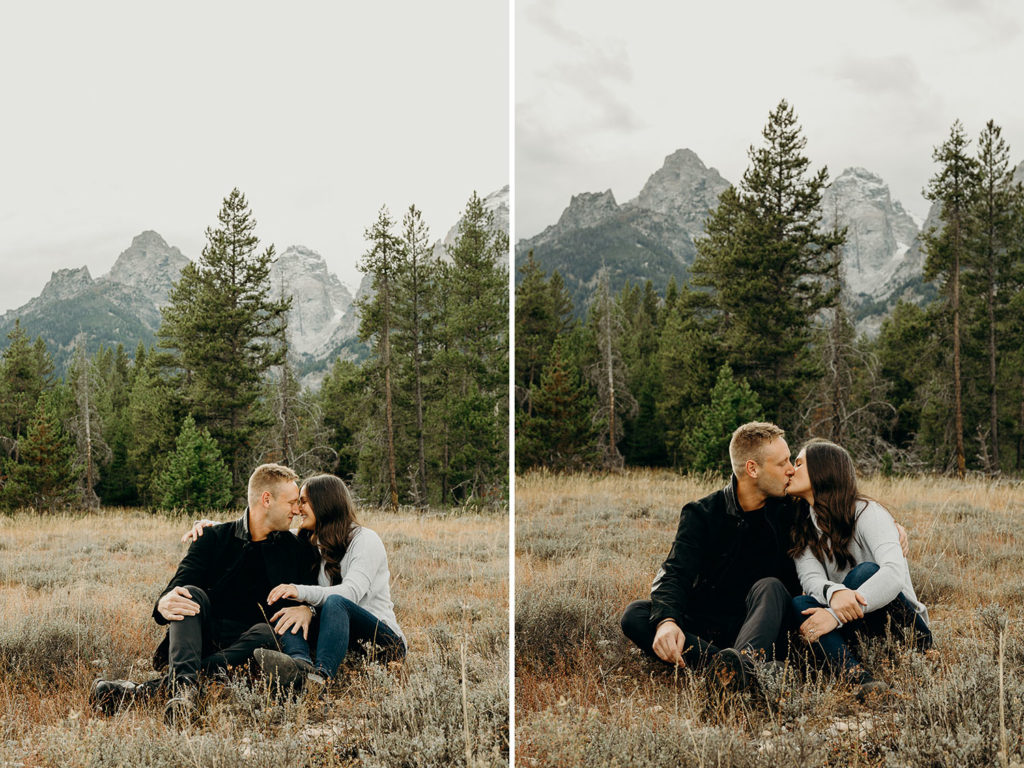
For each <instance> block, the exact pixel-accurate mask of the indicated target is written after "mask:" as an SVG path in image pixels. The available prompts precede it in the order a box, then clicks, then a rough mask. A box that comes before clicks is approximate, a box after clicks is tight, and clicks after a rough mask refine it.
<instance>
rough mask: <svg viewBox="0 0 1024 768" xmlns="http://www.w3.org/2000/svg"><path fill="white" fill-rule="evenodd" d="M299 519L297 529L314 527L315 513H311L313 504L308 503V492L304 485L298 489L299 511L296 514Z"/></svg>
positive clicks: (313, 528) (303, 529) (308, 529)
mask: <svg viewBox="0 0 1024 768" xmlns="http://www.w3.org/2000/svg"><path fill="white" fill-rule="evenodd" d="M296 518H298V521H299V530H302V531H312V530H315V529H316V515H314V514H313V506H312V505H311V504H310V503H309V494H308V493H307V491H306V486H302V490H300V491H299V513H298V514H297V515H296Z"/></svg>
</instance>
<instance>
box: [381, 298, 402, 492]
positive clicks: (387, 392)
mask: <svg viewBox="0 0 1024 768" xmlns="http://www.w3.org/2000/svg"><path fill="white" fill-rule="evenodd" d="M388 331H389V328H388V320H387V317H386V316H385V319H384V331H383V333H382V336H381V342H382V345H383V347H384V418H385V421H386V431H387V441H388V487H389V489H390V499H391V501H390V506H391V509H392V510H397V509H398V480H397V478H396V476H395V425H394V416H393V414H392V412H391V340H390V338H389V336H388Z"/></svg>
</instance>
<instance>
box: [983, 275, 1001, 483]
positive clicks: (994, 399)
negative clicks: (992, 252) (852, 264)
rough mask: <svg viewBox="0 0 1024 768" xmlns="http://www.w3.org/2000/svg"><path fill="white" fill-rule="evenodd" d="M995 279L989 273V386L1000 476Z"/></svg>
mask: <svg viewBox="0 0 1024 768" xmlns="http://www.w3.org/2000/svg"><path fill="white" fill-rule="evenodd" d="M994 283H995V277H994V275H992V274H991V270H990V273H989V282H988V296H987V297H986V298H987V300H988V385H989V409H990V419H991V427H990V429H991V432H992V438H991V440H992V465H991V466H990V467H989V470H990V471H991V472H994V473H995V474H999V472H1000V469H1001V464H1000V462H999V395H998V393H997V392H996V310H995V303H996V297H995V285H994Z"/></svg>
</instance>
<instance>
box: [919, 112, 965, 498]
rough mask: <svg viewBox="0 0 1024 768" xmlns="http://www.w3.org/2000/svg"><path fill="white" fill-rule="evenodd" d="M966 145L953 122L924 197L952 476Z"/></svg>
mask: <svg viewBox="0 0 1024 768" xmlns="http://www.w3.org/2000/svg"><path fill="white" fill-rule="evenodd" d="M969 144H970V142H969V140H968V139H967V134H966V132H965V131H964V127H963V125H961V123H960V121H959V120H957V121H956V122H954V123H953V127H952V128H951V129H950V132H949V138H948V139H947V140H946V141H945V142H943V143H942V144H941V145H940V146H938V147H936V148H935V151H934V152H933V153H932V159H934V160H935V162H937V163H938V164H939V170H938V171H937V172H936V174H935V175H934V176H933V177H932V178H931V180H930V181H929V183H928V188H927V189H926V190H925V197H926V198H928V199H929V200H931V201H933V202H935V203H938V204H939V205H940V206H941V210H940V213H939V217H940V218H941V220H942V223H943V226H942V228H941V230H933V231H931V232H928V233H925V235H924V242H925V247H926V249H927V254H928V255H927V258H926V260H925V266H924V273H925V279H926V280H932V281H934V280H938V281H939V282H940V283H941V291H942V293H943V296H944V301H945V305H946V308H947V311H948V313H949V316H950V318H951V320H952V336H953V371H952V373H953V438H954V441H955V461H956V474H957V477H959V478H961V479H963V477H964V475H965V472H966V454H965V450H964V406H963V381H962V379H961V367H962V359H961V358H962V354H961V320H962V318H961V306H960V305H961V278H962V276H961V270H962V268H963V262H964V257H965V251H966V239H967V236H968V210H969V207H970V205H971V198H972V196H973V195H974V193H975V189H976V186H977V179H978V163H977V161H976V160H975V159H974V158H973V157H971V156H970V155H968V154H967V148H968V145H969Z"/></svg>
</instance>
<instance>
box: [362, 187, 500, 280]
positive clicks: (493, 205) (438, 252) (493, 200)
mask: <svg viewBox="0 0 1024 768" xmlns="http://www.w3.org/2000/svg"><path fill="white" fill-rule="evenodd" d="M481 202H483V204H484V208H485V209H486V210H488V211H490V212H491V213H493V214H494V222H493V227H494V231H495V232H504V233H505V234H508V232H509V185H508V184H506V185H505V186H504V187H502V188H501V189H498V190H495V191H494V192H491V194H489V195H487V197H485V198H484V199H483V200H482V201H481ZM461 223H462V218H461V217H460V218H459V220H458V221H456V222H455V224H454V225H453V226H452V227H451V228H450V229H449V230H448V232H447V234H446V235H445V236H444V238H443V239H442V240H438V241H437V242H436V243H434V258H437V259H446V258H448V247H449V246H452V245H455V241H456V240H457V239H458V237H459V225H460V224H461ZM499 261H501V263H502V264H508V253H505V254H503V255H502V256H501V258H500V259H499ZM364 282H365V280H364ZM363 289H364V286H363V285H362V284H360V286H359V290H358V291H357V297H361V296H362V294H363Z"/></svg>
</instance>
